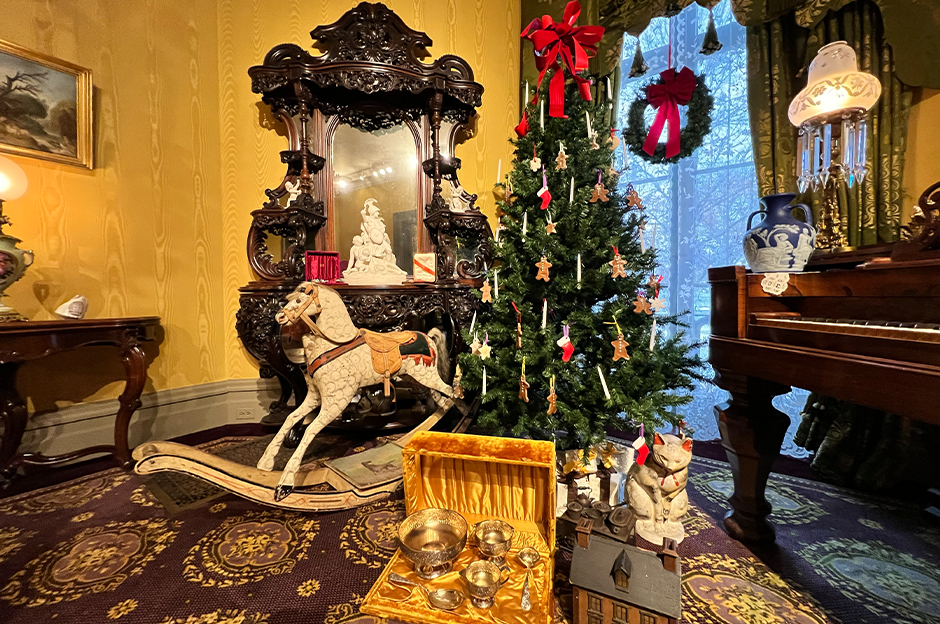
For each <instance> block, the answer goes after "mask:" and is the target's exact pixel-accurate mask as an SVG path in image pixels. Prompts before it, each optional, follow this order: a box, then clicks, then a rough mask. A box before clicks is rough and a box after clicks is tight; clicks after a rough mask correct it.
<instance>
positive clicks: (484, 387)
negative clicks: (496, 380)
mask: <svg viewBox="0 0 940 624" xmlns="http://www.w3.org/2000/svg"><path fill="white" fill-rule="evenodd" d="M483 394H486V367H485V366H484V367H483Z"/></svg>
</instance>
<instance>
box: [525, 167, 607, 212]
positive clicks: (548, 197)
mask: <svg viewBox="0 0 940 624" xmlns="http://www.w3.org/2000/svg"><path fill="white" fill-rule="evenodd" d="M536 195H538V196H539V197H540V198H541V199H542V206H541V208H542V210H547V209H548V204H549V202H551V201H552V194H551V193H550V192H549V190H548V178H546V177H545V168H544V167H543V168H542V188H541V189H539V191H538V192H537V193H536ZM604 201H606V200H604Z"/></svg>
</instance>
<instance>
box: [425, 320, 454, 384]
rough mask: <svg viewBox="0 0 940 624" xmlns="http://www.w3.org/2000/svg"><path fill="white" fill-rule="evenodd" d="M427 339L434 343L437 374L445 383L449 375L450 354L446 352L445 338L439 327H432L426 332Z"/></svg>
mask: <svg viewBox="0 0 940 624" xmlns="http://www.w3.org/2000/svg"><path fill="white" fill-rule="evenodd" d="M428 338H430V339H431V342H433V343H434V348H435V349H436V350H437V374H438V375H439V376H440V378H441V379H442V380H444V381H445V382H446V380H447V379H448V377H449V375H450V354H449V353H448V352H447V336H446V335H445V334H444V332H443V331H441V328H440V327H433V328H432V329H431V331H429V332H428Z"/></svg>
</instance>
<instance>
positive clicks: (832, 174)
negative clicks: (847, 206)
mask: <svg viewBox="0 0 940 624" xmlns="http://www.w3.org/2000/svg"><path fill="white" fill-rule="evenodd" d="M841 182H842V176H841V168H840V167H838V166H835V165H833V166H832V167H830V168H829V179H828V180H826V186H825V188H824V192H825V197H824V199H823V205H822V208H821V209H820V212H819V220H818V222H817V223H816V249H825V250H829V251H835V250H837V249H842V248H845V247H847V246H848V244H849V241H848V239H847V238H846V236H845V234H844V232H843V228H842V214H841V212H840V211H839V190H838V185H839V184H841Z"/></svg>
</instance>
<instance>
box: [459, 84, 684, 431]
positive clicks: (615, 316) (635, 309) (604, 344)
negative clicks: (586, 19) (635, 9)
mask: <svg viewBox="0 0 940 624" xmlns="http://www.w3.org/2000/svg"><path fill="white" fill-rule="evenodd" d="M556 71H561V70H556ZM549 75H551V74H550V73H549ZM579 78H580V77H579ZM548 85H549V80H548V76H546V79H545V80H544V81H543V82H542V88H541V92H540V93H539V97H541V98H546V99H547V98H548ZM556 93H557V92H556ZM583 93H584V89H583V87H582V88H581V89H580V90H579V88H578V85H576V84H575V81H574V80H571V79H569V80H568V83H567V85H566V88H565V101H564V114H565V115H567V118H561V117H551V116H544V129H543V128H542V125H541V123H540V122H539V118H540V117H541V115H540V107H539V106H536V105H534V104H532V103H530V104H529V105H528V108H527V110H526V119H524V121H523V125H525V123H526V121H528V124H529V126H530V127H529V128H528V130H527V132H525V131H524V130H523V131H521V132H520V134H524V136H521V137H520V138H518V139H517V140H515V141H513V143H514V145H515V160H514V163H513V167H512V170H511V172H510V174H509V176H508V181H507V182H506V183H505V184H501V185H500V186H499V188H498V194H499V195H500V196H504V200H502V201H499V202H498V206H499V215H498V216H499V227H498V230H497V235H496V236H497V238H498V241H497V242H496V245H495V252H494V263H493V266H490V267H488V270H487V272H486V276H485V279H486V281H485V284H484V287H483V291H482V297H483V300H484V302H486V303H485V304H484V306H483V309H482V311H481V314H480V317H479V319H478V321H477V323H476V325H475V327H474V328H473V331H472V332H469V331H465V332H464V334H463V337H464V339H465V340H466V341H467V343H470V344H471V350H472V352H471V353H464V354H462V355H461V356H460V360H459V362H460V364H461V367H462V369H463V373H464V374H463V385H464V386H465V387H466V388H469V389H472V390H476V391H478V392H479V393H481V394H482V403H481V408H480V412H479V418H478V421H477V424H478V425H480V426H482V427H483V428H486V429H488V430H490V431H493V432H494V433H498V434H503V435H505V434H511V435H514V436H526V437H534V438H541V439H556V442H557V444H558V445H559V447H561V448H584V447H586V446H587V445H590V444H593V443H596V442H598V441H600V440H602V439H603V438H604V436H605V428H606V427H614V428H618V429H628V430H629V429H633V428H636V427H638V426H639V425H640V424H643V425H645V426H646V431H648V432H652V431H654V430H655V429H657V428H660V427H662V426H663V425H666V424H672V425H678V424H679V423H680V422H681V420H682V416H681V414H680V413H679V412H677V411H676V409H675V408H678V407H680V406H682V405H684V404H686V403H688V402H689V401H691V396H690V395H689V392H690V391H691V390H692V388H693V383H694V381H695V380H697V379H700V376H699V373H698V368H699V367H700V366H701V361H700V360H699V358H698V356H696V355H693V354H692V349H691V347H690V346H689V345H688V344H687V342H686V341H685V340H684V336H683V331H682V329H681V327H682V325H681V321H680V318H678V317H674V316H669V315H667V314H665V313H664V308H665V298H664V296H663V295H664V293H663V292H662V291H663V289H665V288H668V285H667V284H662V283H661V281H660V279H661V278H660V277H659V276H658V275H657V273H656V257H655V251H654V250H652V249H650V248H648V247H646V246H645V244H644V242H645V241H643V240H641V237H642V236H643V233H642V232H641V227H642V225H643V223H644V221H643V219H644V215H643V210H642V203H641V199H640V198H639V197H638V196H637V195H636V193H635V192H634V191H633V190H632V188H631V187H628V189H627V192H626V193H621V192H620V191H618V189H617V181H618V172H616V171H614V170H613V169H612V168H611V165H612V153H613V149H614V143H615V142H616V138H615V136H614V133H613V132H612V131H611V129H610V127H609V126H608V125H606V123H605V122H606V121H607V120H609V117H610V111H609V108H608V105H607V103H606V102H605V103H603V104H596V99H594V100H592V101H585V100H584V99H583ZM536 99H538V98H536ZM596 124H603V127H596ZM627 174H628V172H627V173H625V174H624V175H627ZM572 180H573V182H572ZM572 184H573V188H574V191H573V194H571V188H572ZM546 196H547V197H546ZM572 198H573V199H572ZM487 300H491V301H487ZM543 314H544V316H545V321H544V323H545V324H544V327H543ZM566 334H567V336H568V339H570V344H569V343H568V342H567V340H566V339H565V335H566ZM562 345H563V346H562ZM484 369H485V372H484ZM523 372H524V376H523ZM484 374H485V382H484ZM484 386H485V393H484V392H483V390H484Z"/></svg>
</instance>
